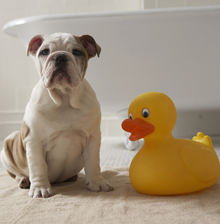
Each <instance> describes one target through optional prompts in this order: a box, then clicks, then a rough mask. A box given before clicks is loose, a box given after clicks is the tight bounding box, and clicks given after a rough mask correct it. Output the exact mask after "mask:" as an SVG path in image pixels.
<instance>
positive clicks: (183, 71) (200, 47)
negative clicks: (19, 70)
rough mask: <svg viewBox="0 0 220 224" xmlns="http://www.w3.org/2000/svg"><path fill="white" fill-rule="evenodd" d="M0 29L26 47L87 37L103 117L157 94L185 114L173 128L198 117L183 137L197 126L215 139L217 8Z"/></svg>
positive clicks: (28, 22)
mask: <svg viewBox="0 0 220 224" xmlns="http://www.w3.org/2000/svg"><path fill="white" fill-rule="evenodd" d="M4 31H5V32H6V33H7V34H9V35H12V36H15V37H18V38H20V40H21V41H22V43H23V45H24V46H25V47H27V44H28V41H29V40H30V38H31V37H32V36H34V35H36V34H49V33H53V32H69V33H72V34H74V35H82V34H90V35H92V36H93V37H94V38H95V39H96V41H97V43H98V44H99V45H100V46H101V47H102V52H101V57H100V58H94V59H91V61H90V62H89V67H88V70H87V74H86V79H88V80H89V82H90V83H91V85H92V86H93V88H94V89H95V91H96V93H97V97H98V99H99V101H100V103H101V107H102V113H103V114H104V115H108V114H116V113H117V112H118V111H120V110H122V109H124V108H127V107H128V106H129V104H130V102H131V101H132V99H133V98H135V97H136V96H138V95H139V94H141V93H143V92H148V91H160V92H163V93H165V94H167V95H169V96H170V97H171V98H172V99H173V101H174V103H175V105H176V107H177V110H178V111H180V114H181V113H182V114H183V115H182V118H183V120H181V121H180V119H179V121H178V122H180V123H181V122H182V123H181V124H182V125H184V124H185V125H186V126H187V124H188V125H191V124H192V123H193V122H192V120H194V121H195V120H196V119H197V123H196V122H195V123H193V127H195V125H196V127H195V128H194V129H192V127H191V126H190V127H191V128H189V127H186V129H184V133H185V132H186V131H187V129H189V130H188V132H189V134H191V130H192V131H193V133H194V131H196V130H197V129H200V126H202V127H203V128H204V127H206V129H207V131H208V133H209V134H210V132H212V134H220V121H219V120H220V119H219V117H220V88H219V85H220V7H200V8H181V9H178V8H176V9H159V10H143V11H133V12H117V13H92V14H90V13H89V14H66V15H52V16H39V17H29V18H22V19H17V20H14V21H11V22H9V23H7V24H6V25H5V26H4ZM184 111H186V112H187V114H188V115H187V116H189V117H191V118H189V117H187V116H186V117H185V115H186V114H185V113H183V112H184ZM188 112H189V113H188ZM193 113H194V115H193ZM180 117H181V115H180ZM184 117H185V121H184ZM182 118H181V119H182ZM178 122H177V123H178ZM187 122H188V123H187ZM180 123H179V124H180ZM177 126H178V124H177ZM195 129H196V130H195ZM200 130H201V129H200ZM177 132H178V131H177ZM206 133H207V132H206ZM194 134H195V133H194Z"/></svg>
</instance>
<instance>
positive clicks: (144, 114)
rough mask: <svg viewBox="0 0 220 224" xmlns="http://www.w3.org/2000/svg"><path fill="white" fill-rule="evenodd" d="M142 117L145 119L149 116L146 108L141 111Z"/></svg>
mask: <svg viewBox="0 0 220 224" xmlns="http://www.w3.org/2000/svg"><path fill="white" fill-rule="evenodd" d="M142 116H143V117H145V118H146V117H148V116H149V110H148V109H147V108H144V109H143V110H142Z"/></svg>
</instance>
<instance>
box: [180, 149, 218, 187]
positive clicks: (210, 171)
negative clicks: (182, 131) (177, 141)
mask: <svg viewBox="0 0 220 224" xmlns="http://www.w3.org/2000/svg"><path fill="white" fill-rule="evenodd" d="M180 154H181V157H182V160H183V163H184V164H185V166H186V168H187V170H188V172H189V173H190V174H191V175H192V176H193V177H194V178H195V179H196V180H198V181H200V182H203V183H208V182H211V181H214V180H215V179H216V178H217V177H219V175H220V164H219V159H218V156H217V155H216V153H215V152H213V149H212V148H208V147H206V146H204V147H193V146H191V145H183V146H182V147H181V149H180Z"/></svg>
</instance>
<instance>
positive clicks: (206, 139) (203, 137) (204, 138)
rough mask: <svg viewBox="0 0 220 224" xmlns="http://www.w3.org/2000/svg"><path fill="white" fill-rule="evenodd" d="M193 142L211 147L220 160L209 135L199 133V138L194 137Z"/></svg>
mask: <svg viewBox="0 0 220 224" xmlns="http://www.w3.org/2000/svg"><path fill="white" fill-rule="evenodd" d="M192 140H194V141H197V142H200V143H203V144H205V145H207V146H209V147H211V148H212V149H213V151H214V152H215V154H216V156H217V158H218V155H217V153H216V151H215V149H214V147H213V144H212V139H211V138H210V137H209V136H208V135H204V134H203V133H202V132H198V133H197V136H194V137H193V139H192ZM219 177H220V163H219Z"/></svg>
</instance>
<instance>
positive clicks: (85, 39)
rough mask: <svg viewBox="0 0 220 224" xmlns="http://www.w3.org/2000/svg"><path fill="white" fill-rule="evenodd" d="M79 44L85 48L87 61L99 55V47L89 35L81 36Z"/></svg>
mask: <svg viewBox="0 0 220 224" xmlns="http://www.w3.org/2000/svg"><path fill="white" fill-rule="evenodd" d="M79 40H80V42H81V43H82V45H83V47H84V48H85V50H86V52H87V54H88V56H89V59H90V58H92V57H95V56H96V54H97V55H98V57H99V55H100V52H101V47H100V46H99V45H98V44H97V43H96V42H95V40H94V38H93V37H92V36H90V35H83V36H80V37H79Z"/></svg>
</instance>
